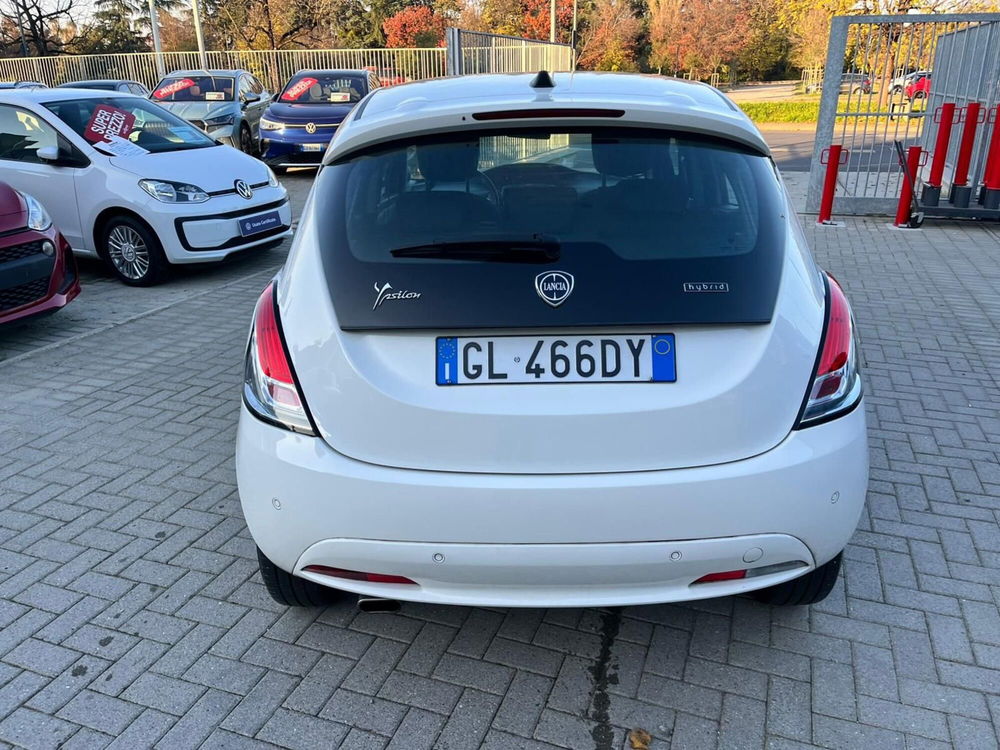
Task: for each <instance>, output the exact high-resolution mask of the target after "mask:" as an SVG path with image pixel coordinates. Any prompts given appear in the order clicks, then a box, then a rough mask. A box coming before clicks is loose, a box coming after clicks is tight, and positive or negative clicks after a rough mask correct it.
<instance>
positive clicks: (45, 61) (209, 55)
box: [0, 48, 445, 90]
mask: <svg viewBox="0 0 1000 750" xmlns="http://www.w3.org/2000/svg"><path fill="white" fill-rule="evenodd" d="M205 56H206V59H207V63H208V67H209V68H222V69H227V68H242V69H245V70H249V71H250V72H252V73H254V74H255V75H256V76H257V77H258V78H260V79H261V81H264V82H265V83H266V84H267V85H269V86H270V88H271V89H272V90H278V89H280V88H281V87H282V86H283V85H284V84H285V82H286V81H288V79H289V78H291V76H292V74H294V73H295V72H296V71H298V70H302V69H303V68H341V69H361V68H369V69H371V70H374V71H375V72H376V73H377V74H378V75H379V76H380V77H382V78H383V79H384V80H385V81H386V82H387V83H401V82H403V81H416V80H420V79H424V78H436V77H439V76H443V75H445V50H444V49H443V48H430V49H323V50H228V51H211V52H206V53H205ZM201 67H202V63H201V61H200V59H199V55H198V53H197V52H164V53H161V54H159V55H157V54H156V53H153V52H136V53H129V54H118V55H59V56H55V57H17V58H8V59H5V60H0V80H8V81H11V80H13V81H19V80H20V81H25V80H27V81H40V82H41V83H44V84H46V85H48V86H56V85H58V84H60V83H68V82H71V81H84V80H87V79H94V78H128V79H131V80H135V81H140V82H142V83H144V84H146V85H147V86H150V87H152V86H154V85H155V84H156V82H157V81H158V80H159V79H160V77H161V76H162V75H163V74H164V73H168V72H170V71H172V70H190V69H198V68H201Z"/></svg>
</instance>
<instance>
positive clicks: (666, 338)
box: [652, 333, 677, 383]
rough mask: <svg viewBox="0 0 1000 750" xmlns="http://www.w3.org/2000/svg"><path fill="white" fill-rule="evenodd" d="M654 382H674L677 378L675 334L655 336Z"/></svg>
mask: <svg viewBox="0 0 1000 750" xmlns="http://www.w3.org/2000/svg"><path fill="white" fill-rule="evenodd" d="M652 343H653V382H654V383H673V382H674V381H676V380H677V358H676V356H675V355H676V352H675V347H674V334H672V333H663V334H660V335H657V336H653V342H652Z"/></svg>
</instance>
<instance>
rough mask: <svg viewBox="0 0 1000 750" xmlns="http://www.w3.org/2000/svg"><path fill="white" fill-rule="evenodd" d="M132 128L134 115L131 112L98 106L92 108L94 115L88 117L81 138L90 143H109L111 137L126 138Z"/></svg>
mask: <svg viewBox="0 0 1000 750" xmlns="http://www.w3.org/2000/svg"><path fill="white" fill-rule="evenodd" d="M134 126H135V115H133V114H132V113H131V112H126V111H125V110H124V109H118V108H117V107H109V106H107V105H105V104H98V105H97V106H96V107H94V114H92V115H91V116H90V122H88V123H87V127H86V128H84V131H83V137H84V138H86V139H87V140H88V141H90V142H91V143H100V142H101V141H110V140H111V138H112V136H118V137H119V138H128V135H129V133H131V132H132V128H133V127H134Z"/></svg>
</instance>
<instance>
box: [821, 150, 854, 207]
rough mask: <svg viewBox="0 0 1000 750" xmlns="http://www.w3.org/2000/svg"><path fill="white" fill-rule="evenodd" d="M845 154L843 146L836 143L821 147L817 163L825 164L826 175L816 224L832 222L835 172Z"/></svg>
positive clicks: (835, 184) (843, 162) (835, 185)
mask: <svg viewBox="0 0 1000 750" xmlns="http://www.w3.org/2000/svg"><path fill="white" fill-rule="evenodd" d="M847 154H848V152H847V151H846V150H845V149H844V147H843V146H841V145H839V144H837V145H833V146H830V148H825V149H823V153H822V154H821V155H820V157H819V163H820V164H826V177H825V178H824V180H823V197H822V198H821V199H820V202H819V216H818V217H817V218H816V223H817V224H832V223H833V220H832V218H831V217H832V216H833V194H834V192H835V191H836V189H837V172H838V171H839V169H840V165H841V164H846V163H847ZM824 160H825V161H824Z"/></svg>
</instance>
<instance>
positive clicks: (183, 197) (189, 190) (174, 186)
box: [139, 180, 208, 203]
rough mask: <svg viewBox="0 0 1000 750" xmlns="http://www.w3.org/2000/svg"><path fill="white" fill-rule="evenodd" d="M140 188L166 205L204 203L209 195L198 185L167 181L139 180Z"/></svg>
mask: <svg viewBox="0 0 1000 750" xmlns="http://www.w3.org/2000/svg"><path fill="white" fill-rule="evenodd" d="M139 187H141V188H142V189H143V190H145V191H146V192H147V193H149V194H150V195H151V196H153V197H154V198H156V200H158V201H163V202H164V203H204V202H205V201H207V200H208V193H206V192H205V191H204V190H202V189H201V188H200V187H197V186H196V185H188V184H186V183H183V182H167V181H166V180H139Z"/></svg>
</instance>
